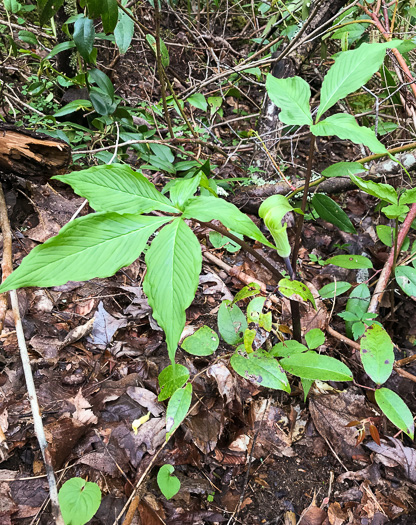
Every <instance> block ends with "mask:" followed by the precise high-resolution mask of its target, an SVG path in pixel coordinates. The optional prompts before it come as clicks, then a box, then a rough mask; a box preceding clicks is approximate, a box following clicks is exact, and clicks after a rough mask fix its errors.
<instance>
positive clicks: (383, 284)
mask: <svg viewBox="0 0 416 525" xmlns="http://www.w3.org/2000/svg"><path fill="white" fill-rule="evenodd" d="M415 218H416V203H415V204H412V206H411V208H410V210H409V213H408V214H407V217H406V219H405V220H404V222H403V225H402V227H401V230H400V232H399V235H398V237H397V245H396V243H394V246H393V248H392V249H391V251H390V255H389V258H388V259H387V262H386V264H385V265H384V268H383V271H382V272H381V274H380V278H379V280H378V283H377V286H376V288H375V290H374V293H373V296H372V297H371V301H370V305H369V307H368V312H370V313H372V314H375V313H376V312H377V310H378V307H379V304H380V301H381V298H382V297H383V293H384V291H385V289H386V288H387V283H388V280H389V278H390V274H391V272H392V269H393V266H394V258H395V253H398V252H399V251H400V249H401V247H402V244H403V241H404V239H405V238H406V235H407V233H408V232H409V230H410V227H411V225H412V222H413V221H414V220H415Z"/></svg>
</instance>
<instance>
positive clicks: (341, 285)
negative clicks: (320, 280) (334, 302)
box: [319, 281, 352, 299]
mask: <svg viewBox="0 0 416 525" xmlns="http://www.w3.org/2000/svg"><path fill="white" fill-rule="evenodd" d="M351 286H352V285H351V284H350V283H347V282H345V281H335V282H333V283H329V284H326V285H325V286H323V287H322V288H321V289H320V290H319V295H320V296H321V297H322V299H333V298H334V297H338V295H342V294H343V293H345V292H348V290H349V289H350V288H351Z"/></svg>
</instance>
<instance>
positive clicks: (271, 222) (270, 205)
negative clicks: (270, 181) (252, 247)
mask: <svg viewBox="0 0 416 525" xmlns="http://www.w3.org/2000/svg"><path fill="white" fill-rule="evenodd" d="M292 210H293V208H292V206H291V205H290V204H289V201H288V200H287V198H286V197H284V196H283V195H271V196H270V197H268V198H267V199H266V200H265V201H264V202H263V203H262V204H261V206H260V208H259V217H261V218H262V219H263V221H264V224H265V225H266V227H267V229H268V230H269V231H270V233H271V234H272V237H273V240H274V242H275V244H276V250H277V253H278V254H279V255H280V257H283V258H286V257H289V256H290V251H291V246H290V244H289V239H288V236H287V232H286V230H287V223H284V224H282V221H283V218H284V216H285V215H286V213H288V212H290V211H292Z"/></svg>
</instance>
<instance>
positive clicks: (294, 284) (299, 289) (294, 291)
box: [278, 279, 316, 310]
mask: <svg viewBox="0 0 416 525" xmlns="http://www.w3.org/2000/svg"><path fill="white" fill-rule="evenodd" d="M278 286H279V292H280V293H281V294H282V295H284V296H285V297H289V298H292V299H293V298H294V297H293V296H294V295H298V296H299V297H300V298H301V299H302V300H303V301H310V302H311V303H312V306H313V307H314V308H315V310H316V304H315V299H314V298H313V295H312V292H311V291H310V290H309V288H308V287H307V286H306V284H304V283H301V282H299V281H290V280H289V279H281V280H280V281H279V284H278Z"/></svg>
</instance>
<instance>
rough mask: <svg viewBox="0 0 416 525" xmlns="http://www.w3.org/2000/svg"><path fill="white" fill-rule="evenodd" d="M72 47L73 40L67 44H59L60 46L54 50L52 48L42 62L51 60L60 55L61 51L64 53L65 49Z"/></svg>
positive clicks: (73, 44)
mask: <svg viewBox="0 0 416 525" xmlns="http://www.w3.org/2000/svg"><path fill="white" fill-rule="evenodd" d="M74 47H75V42H74V41H73V40H69V41H68V42H61V43H60V44H57V45H56V46H55V47H54V48H52V51H51V52H50V53H48V54H47V55H46V57H45V58H44V59H43V60H49V59H50V58H53V57H54V56H55V55H57V54H58V53H61V52H62V51H66V50H67V49H73V48H74Z"/></svg>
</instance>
